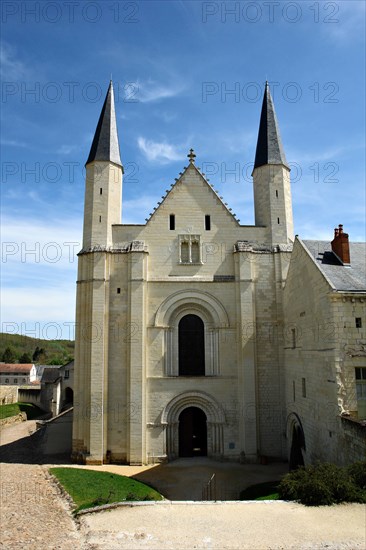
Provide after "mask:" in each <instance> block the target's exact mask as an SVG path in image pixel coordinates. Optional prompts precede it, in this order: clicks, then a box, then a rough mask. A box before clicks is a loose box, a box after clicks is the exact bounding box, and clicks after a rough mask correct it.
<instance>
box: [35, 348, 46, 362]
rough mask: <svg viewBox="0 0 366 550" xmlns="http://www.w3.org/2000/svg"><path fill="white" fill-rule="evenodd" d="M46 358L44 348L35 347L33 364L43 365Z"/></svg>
mask: <svg viewBox="0 0 366 550" xmlns="http://www.w3.org/2000/svg"><path fill="white" fill-rule="evenodd" d="M46 358H47V353H46V350H45V349H44V348H40V347H38V346H37V347H36V349H35V350H34V353H33V357H32V359H33V361H34V363H45V362H46Z"/></svg>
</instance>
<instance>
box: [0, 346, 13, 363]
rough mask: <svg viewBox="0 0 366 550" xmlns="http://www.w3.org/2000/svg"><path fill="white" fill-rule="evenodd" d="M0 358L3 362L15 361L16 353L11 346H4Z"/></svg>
mask: <svg viewBox="0 0 366 550" xmlns="http://www.w3.org/2000/svg"><path fill="white" fill-rule="evenodd" d="M1 359H2V361H4V363H15V361H16V355H15V351H14V350H13V348H6V350H5V351H4V353H3V355H2V358H1Z"/></svg>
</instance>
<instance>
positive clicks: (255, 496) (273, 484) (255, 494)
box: [240, 481, 280, 500]
mask: <svg viewBox="0 0 366 550" xmlns="http://www.w3.org/2000/svg"><path fill="white" fill-rule="evenodd" d="M279 483H280V482H279V481H266V482H265V483H258V484H257V485H251V486H250V487H247V488H246V489H244V490H243V491H241V493H240V500H278V499H279V498H280V495H279V493H278V490H277V487H278V484H279Z"/></svg>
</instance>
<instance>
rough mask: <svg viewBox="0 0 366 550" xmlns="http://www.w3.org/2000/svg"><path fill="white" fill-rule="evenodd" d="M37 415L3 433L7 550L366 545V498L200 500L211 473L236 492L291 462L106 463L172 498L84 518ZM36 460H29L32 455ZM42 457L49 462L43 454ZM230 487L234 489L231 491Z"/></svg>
mask: <svg viewBox="0 0 366 550" xmlns="http://www.w3.org/2000/svg"><path fill="white" fill-rule="evenodd" d="M34 429H35V423H34V422H32V421H30V422H23V423H21V424H17V425H16V426H11V427H8V428H3V429H2V430H1V433H0V443H1V447H0V482H1V493H0V528H1V538H0V548H4V550H5V549H6V550H8V549H9V550H18V549H26V550H39V549H42V550H44V549H52V550H53V549H57V550H74V549H77V550H79V549H80V550H114V549H116V550H117V549H121V550H122V549H124V550H133V549H137V550H140V549H147V550H165V549H174V550H188V549H189V550H191V549H193V548H195V549H197V550H200V549H217V550H225V549H226V550H231V549H233V550H234V549H237V550H241V549H243V550H245V549H250V550H262V549H292V550H295V549H296V550H305V549H325V548H326V549H327V550H342V549H350V550H351V549H352V550H358V549H360V550H361V549H362V550H364V549H365V548H366V508H365V506H363V505H360V504H352V505H341V506H332V507H320V508H306V507H304V506H301V505H299V504H295V503H288V502H272V503H269V502H257V503H249V502H241V503H238V502H234V501H232V502H224V503H222V502H217V503H215V502H211V503H207V502H199V500H200V498H202V486H204V485H205V483H206V482H207V481H208V479H209V478H210V476H211V475H212V473H215V474H216V477H217V487H216V491H217V495H216V496H217V498H219V494H218V493H219V492H220V491H221V494H222V495H225V494H226V495H228V496H227V498H234V497H235V495H234V492H235V491H236V490H237V489H235V486H234V484H233V480H236V481H237V482H238V484H239V486H240V487H241V488H244V487H245V486H247V485H249V484H252V483H257V482H259V481H265V480H266V479H269V480H272V479H278V476H279V475H281V473H284V471H285V470H286V465H285V464H275V465H269V466H257V465H253V466H248V467H247V466H244V465H239V464H233V465H228V464H226V463H216V462H211V461H210V460H208V459H204V458H203V459H199V460H196V459H195V460H194V461H193V462H192V461H190V460H189V459H182V460H180V461H176V462H175V463H171V464H167V465H164V466H160V465H157V466H151V467H136V468H135V467H128V466H112V465H109V466H107V465H106V466H103V467H102V468H99V469H108V471H114V472H117V473H121V474H125V475H133V476H134V477H136V478H137V479H141V480H142V481H146V482H148V483H151V484H152V485H154V486H156V487H158V488H159V489H160V490H161V491H162V492H163V493H164V494H166V496H169V498H172V499H180V498H191V499H196V501H195V502H193V503H190V504H187V503H184V502H183V503H182V502H179V501H178V500H173V501H171V502H161V503H158V504H152V503H142V504H137V505H134V506H132V505H127V506H123V507H120V508H116V509H112V510H108V511H103V512H98V513H92V514H87V515H83V516H80V518H79V519H78V520H77V521H75V520H74V519H73V518H72V515H71V509H70V505H69V502H68V501H67V500H66V499H65V498H64V497H62V495H61V494H60V491H59V490H58V488H57V487H56V486H55V484H54V483H53V481H52V479H51V477H50V476H49V474H48V465H47V464H42V465H41V464H37V463H36V461H37V459H39V458H40V457H39V455H38V452H37V447H36V445H35V443H36V441H37V439H36V438H32V437H29V434H30V433H32V432H33V431H34ZM27 460H28V463H27ZM40 462H42V460H40ZM230 495H231V496H230Z"/></svg>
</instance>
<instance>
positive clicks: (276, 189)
mask: <svg viewBox="0 0 366 550" xmlns="http://www.w3.org/2000/svg"><path fill="white" fill-rule="evenodd" d="M276 197H277V198H278V191H277V189H276Z"/></svg>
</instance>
